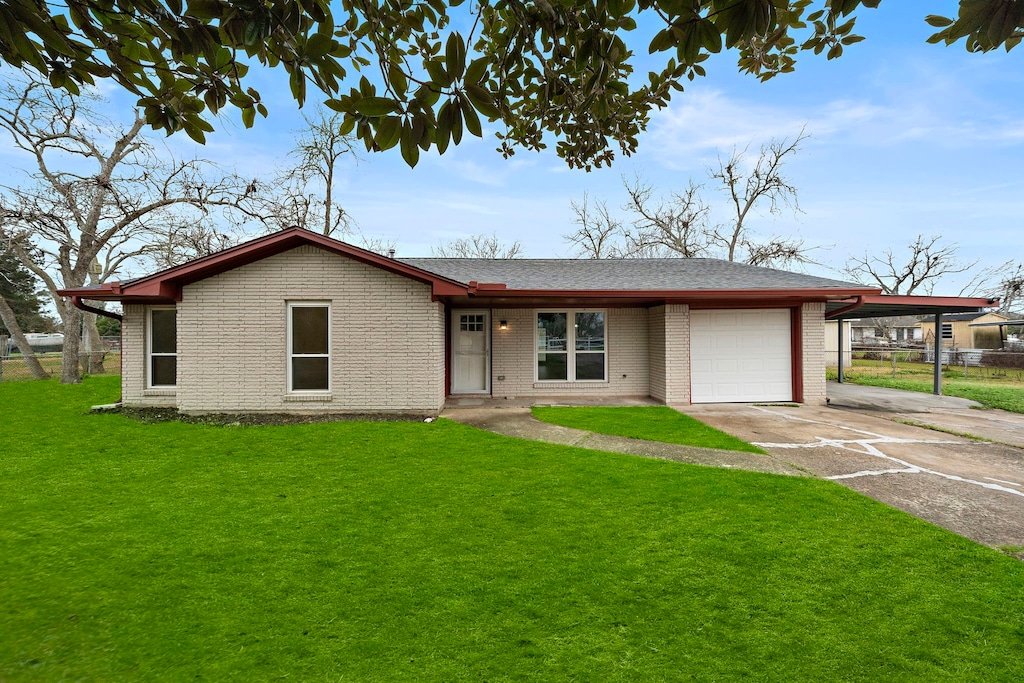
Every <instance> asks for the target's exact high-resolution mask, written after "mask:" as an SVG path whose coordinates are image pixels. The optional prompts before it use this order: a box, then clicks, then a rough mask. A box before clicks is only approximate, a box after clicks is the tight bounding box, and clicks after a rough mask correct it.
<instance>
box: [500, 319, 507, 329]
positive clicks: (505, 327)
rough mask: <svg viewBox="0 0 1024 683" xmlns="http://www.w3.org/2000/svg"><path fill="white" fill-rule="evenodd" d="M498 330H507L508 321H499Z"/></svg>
mask: <svg viewBox="0 0 1024 683" xmlns="http://www.w3.org/2000/svg"><path fill="white" fill-rule="evenodd" d="M498 329H499V330H507V329H508V321H507V320H501V321H499V322H498Z"/></svg>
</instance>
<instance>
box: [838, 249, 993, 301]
mask: <svg viewBox="0 0 1024 683" xmlns="http://www.w3.org/2000/svg"><path fill="white" fill-rule="evenodd" d="M941 239H942V238H941V237H939V236H938V235H933V236H931V237H928V238H926V237H925V236H924V235H918V236H917V237H916V238H914V240H913V241H912V242H911V243H910V244H908V245H907V252H906V253H903V254H899V253H895V254H894V253H893V250H892V249H886V250H885V251H884V252H882V254H881V255H872V254H870V253H867V252H865V254H864V255H863V256H854V257H852V258H850V259H849V260H848V261H847V262H846V268H845V272H846V274H847V275H848V276H849V277H851V278H853V279H854V280H856V281H857V282H862V283H864V284H866V285H877V286H878V287H881V289H882V291H883V292H885V293H886V294H915V293H918V294H920V293H923V294H931V293H932V291H933V290H934V289H935V285H936V284H937V283H938V282H939V280H941V279H942V278H943V277H945V276H947V275H955V274H957V273H964V272H967V271H969V270H970V269H971V268H973V267H974V266H975V265H977V261H974V262H971V263H963V262H961V261H960V260H959V259H958V258H957V250H958V247H957V245H956V244H942V243H941V242H940V241H939V240H941Z"/></svg>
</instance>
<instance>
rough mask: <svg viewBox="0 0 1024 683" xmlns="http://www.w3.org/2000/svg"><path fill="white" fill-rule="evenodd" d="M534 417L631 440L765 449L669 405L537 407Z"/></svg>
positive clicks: (752, 450) (747, 449) (748, 450)
mask: <svg viewBox="0 0 1024 683" xmlns="http://www.w3.org/2000/svg"><path fill="white" fill-rule="evenodd" d="M532 410H533V416H534V417H535V418H537V419H538V420H542V421H543V422H550V423H552V424H556V425H562V426H563V427H574V428H576V429H585V430H586V431H588V432H597V433H598V434H612V435H614V436H625V437H629V438H631V439H646V440H647V441H662V442H664V443H676V444H682V445H684V446H700V447H703V448H717V449H721V450H726V451H745V452H747V453H764V451H763V450H761V449H760V448H758V447H757V446H754V445H753V444H749V443H747V442H746V441H743V440H742V439H737V438H736V437H735V436H732V435H731V434H726V433H725V432H723V431H720V430H718V429H715V428H714V427H712V426H710V425H706V424H704V423H703V422H701V421H700V420H695V419H694V418H692V417H690V416H689V415H683V414H682V413H680V412H679V411H678V410H673V409H672V408H669V407H668V406H628V407H603V406H602V407H594V408H591V407H584V408H580V407H571V408H570V407H562V406H557V407H548V406H537V407H534V408H533V409H532Z"/></svg>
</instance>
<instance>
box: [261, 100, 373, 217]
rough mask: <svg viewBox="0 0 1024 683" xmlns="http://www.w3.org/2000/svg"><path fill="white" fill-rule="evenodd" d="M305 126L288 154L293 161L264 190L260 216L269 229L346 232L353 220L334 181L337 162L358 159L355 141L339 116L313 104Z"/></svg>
mask: <svg viewBox="0 0 1024 683" xmlns="http://www.w3.org/2000/svg"><path fill="white" fill-rule="evenodd" d="M303 118H304V120H305V121H306V128H305V129H303V130H302V131H301V132H300V133H299V136H298V137H297V138H296V139H295V148H294V149H292V151H291V152H289V154H288V156H289V157H290V158H291V159H293V160H294V162H295V163H294V165H292V166H289V167H286V168H283V169H281V170H280V171H279V172H278V174H277V177H276V178H275V179H274V183H273V187H271V188H269V191H268V192H266V193H265V201H264V203H263V209H262V218H263V221H264V223H266V224H267V225H268V226H270V227H271V228H272V229H275V230H279V229H281V228H286V227H290V226H292V225H299V226H301V227H303V228H306V229H308V230H318V231H320V232H322V233H323V234H324V235H327V236H328V237H330V236H334V237H344V236H347V235H349V234H351V232H352V230H353V223H352V219H351V217H350V216H349V215H348V213H346V211H345V209H343V208H342V207H341V204H339V203H338V201H337V197H336V192H337V188H336V184H337V183H336V179H337V175H338V172H339V170H340V167H341V164H342V162H343V161H344V160H345V159H346V158H349V157H351V158H352V159H358V156H357V155H356V153H355V149H354V148H353V142H354V139H353V138H352V137H350V136H348V135H345V134H343V133H341V132H340V131H341V126H342V123H343V118H344V117H343V116H342V115H341V114H338V113H337V112H332V111H328V110H325V109H323V108H318V109H317V110H316V111H315V113H314V114H313V115H312V116H303Z"/></svg>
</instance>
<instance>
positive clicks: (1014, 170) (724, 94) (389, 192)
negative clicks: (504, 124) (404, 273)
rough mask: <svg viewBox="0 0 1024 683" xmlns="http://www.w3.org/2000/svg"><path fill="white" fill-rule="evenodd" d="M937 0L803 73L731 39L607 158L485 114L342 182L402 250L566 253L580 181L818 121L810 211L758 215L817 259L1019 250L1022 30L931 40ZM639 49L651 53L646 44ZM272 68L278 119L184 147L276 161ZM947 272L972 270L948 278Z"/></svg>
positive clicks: (280, 96) (364, 219) (347, 200)
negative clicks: (767, 70) (972, 48)
mask: <svg viewBox="0 0 1024 683" xmlns="http://www.w3.org/2000/svg"><path fill="white" fill-rule="evenodd" d="M924 5H925V3H916V2H894V1H892V0H890V2H885V3H882V8H881V9H879V10H873V11H868V10H861V11H860V13H859V15H860V19H859V21H858V31H857V32H858V33H860V34H861V35H864V36H866V37H867V40H865V41H864V42H862V43H860V44H858V45H855V46H852V47H851V48H848V50H847V53H846V54H845V55H844V56H843V57H842V58H840V59H838V60H833V61H830V62H829V61H826V60H825V59H824V58H823V57H815V56H814V55H812V54H809V53H808V54H803V55H801V57H800V61H799V64H798V67H797V72H796V73H795V74H789V75H786V76H780V77H777V78H775V79H773V80H772V81H769V82H767V83H761V82H759V81H757V80H756V79H755V78H753V77H750V76H744V75H740V74H739V73H738V72H737V70H736V67H735V55H734V54H727V55H722V56H718V57H716V58H714V59H713V60H711V61H710V63H709V67H708V72H709V75H708V77H707V78H704V79H698V80H697V81H695V82H693V83H691V84H689V85H687V88H686V91H685V92H683V93H677V94H676V96H675V98H674V100H673V101H672V103H671V105H670V106H669V107H668V108H667V109H665V110H662V111H661V112H657V113H655V114H654V116H653V118H652V121H651V125H650V127H649V129H648V131H647V132H646V133H644V134H643V135H642V136H641V138H640V152H639V153H638V154H636V155H634V156H633V157H631V158H620V159H618V160H617V162H616V163H615V164H614V165H613V166H612V167H611V168H610V169H601V170H596V171H593V172H590V173H586V172H584V171H579V170H570V169H568V168H567V167H566V166H565V164H564V162H562V161H561V160H560V159H558V157H557V156H556V155H555V154H554V152H547V153H541V154H536V153H531V152H525V151H523V152H519V153H518V154H517V155H516V156H515V157H514V158H513V159H511V160H505V159H503V158H502V157H501V155H500V154H499V153H497V152H495V151H494V148H495V147H496V146H497V140H495V139H494V138H493V136H489V135H487V131H486V130H485V137H484V138H483V139H476V138H467V139H464V142H463V144H462V145H461V146H459V147H458V148H449V151H448V152H447V153H446V154H445V155H444V156H443V157H439V156H437V155H436V154H434V153H431V154H426V155H423V156H421V161H420V163H419V165H418V166H417V167H416V168H415V169H409V168H408V167H406V166H405V165H404V163H403V162H402V160H401V157H400V155H399V154H398V153H397V148H396V149H395V150H392V151H391V152H388V153H383V154H364V155H362V156H363V158H362V160H361V161H359V162H358V163H351V164H348V165H347V166H346V167H345V169H344V172H343V177H342V179H341V182H340V185H339V190H340V191H339V193H338V195H339V196H340V201H341V202H342V203H343V205H344V206H345V208H346V209H347V210H348V212H349V213H350V214H351V215H352V216H353V217H354V219H355V220H356V222H357V223H358V225H359V227H360V229H361V230H362V231H363V232H364V233H366V234H368V235H372V236H379V237H384V238H387V239H389V240H395V241H397V243H398V253H399V255H400V256H401V255H404V256H418V255H427V254H429V252H430V247H431V246H432V245H436V244H439V243H441V242H444V241H447V240H451V239H454V238H458V237H464V236H467V235H469V234H473V233H480V232H486V233H492V232H493V233H496V234H497V236H498V237H499V238H500V239H502V240H503V241H507V242H511V241H514V240H519V241H521V242H522V244H523V246H524V248H525V255H526V256H530V257H549V256H570V255H572V251H571V248H570V246H569V245H568V244H567V243H566V242H565V241H564V239H563V237H562V236H563V235H564V234H566V233H568V232H571V230H572V218H573V216H572V212H571V209H570V200H572V199H579V198H581V197H582V195H583V193H584V192H588V193H589V194H590V195H591V196H592V197H596V198H603V199H605V200H606V201H607V202H608V204H609V205H610V206H613V207H615V206H619V205H621V204H622V202H623V200H624V192H623V190H622V184H621V177H622V176H623V175H626V176H629V177H632V176H634V175H635V174H641V175H642V176H643V177H644V178H646V179H647V180H648V181H650V183H651V184H652V185H654V186H655V187H656V188H658V189H659V190H661V191H663V192H664V193H666V194H667V193H669V192H671V191H672V190H673V189H677V188H681V187H683V186H685V185H686V184H687V183H688V181H689V179H690V178H695V179H696V180H698V181H702V180H705V179H706V176H705V167H706V166H707V165H708V164H710V163H711V162H713V161H714V160H715V158H716V155H717V154H718V152H719V151H721V152H722V153H723V154H728V153H729V152H730V151H731V150H732V148H733V147H734V146H739V147H743V146H747V145H750V147H751V148H752V149H754V150H756V148H757V147H758V146H760V145H761V144H762V143H765V142H767V141H769V140H770V139H771V138H773V137H781V136H793V135H795V134H796V133H797V132H798V131H799V130H800V129H801V128H802V127H804V126H806V130H807V132H808V133H809V134H810V135H811V138H810V140H808V141H807V142H806V143H805V145H804V146H803V149H802V151H801V152H800V153H799V154H798V155H797V156H795V157H793V158H792V160H791V161H790V163H789V165H788V167H787V173H788V176H789V178H790V179H791V180H792V182H793V184H794V185H796V187H797V188H798V189H799V201H800V206H801V208H802V209H803V213H800V214H797V215H793V214H792V213H788V212H787V213H784V214H783V215H782V216H779V217H773V216H770V215H768V214H767V213H765V214H764V215H762V216H759V217H758V218H757V219H756V220H755V221H754V222H753V227H754V229H755V230H756V231H757V232H760V233H763V234H770V233H778V234H797V235H799V236H801V237H803V238H804V239H805V240H806V241H807V242H808V243H809V244H815V245H820V247H821V248H820V249H818V250H817V251H816V252H815V253H814V257H815V259H816V260H817V261H819V262H820V263H821V265H816V266H810V267H808V270H809V271H810V272H814V273H818V274H823V275H831V276H837V275H838V271H835V270H831V271H830V270H829V267H841V266H842V264H843V263H844V262H845V261H846V259H847V258H848V257H849V255H850V254H860V253H863V252H864V251H871V252H879V251H882V250H884V249H886V248H890V247H892V248H902V247H903V245H905V244H906V243H907V242H908V241H909V240H911V239H912V238H913V237H914V236H915V235H917V234H918V233H925V234H926V235H932V234H937V235H941V236H942V237H943V239H944V240H945V241H947V242H956V243H959V245H960V250H961V254H962V256H963V257H964V259H966V260H975V259H978V260H980V261H981V262H982V264H983V265H994V264H996V263H1001V262H1003V261H1005V260H1007V259H1011V258H1015V259H1018V260H1019V259H1021V258H1024V249H1022V247H1024V238H1022V237H1021V235H1022V231H1021V230H1020V221H1021V216H1022V215H1024V173H1022V171H1024V160H1022V159H1024V157H1022V154H1021V152H1022V151H1024V114H1022V113H1021V112H1022V107H1021V101H1022V99H1024V87H1022V86H1024V69H1022V68H1021V66H1022V62H1021V60H1022V59H1024V48H1018V49H1017V50H1015V51H1013V52H1011V53H1009V54H1007V53H1004V52H1002V51H1000V52H998V53H991V54H987V55H972V54H968V53H967V52H966V51H965V50H964V49H963V47H962V45H957V46H953V47H945V46H935V45H928V44H926V43H925V38H926V37H927V36H928V35H929V34H930V33H931V31H932V30H931V29H930V27H928V26H927V25H926V24H925V23H924V21H923V17H924V15H925V14H926V13H944V14H947V15H950V14H954V13H955V7H956V2H955V0H944V1H942V2H934V3H928V5H929V6H928V8H927V9H925V7H924ZM638 52H640V53H645V52H646V50H645V48H642V47H641V48H640V49H639V50H638ZM639 56H640V57H641V58H642V59H640V60H639V61H638V65H639V66H640V70H641V71H644V61H643V60H644V59H646V56H645V55H643V54H640V55H639ZM258 81H259V82H258V84H257V87H258V88H259V89H260V91H261V92H262V94H263V96H264V99H265V101H266V102H267V104H268V106H269V107H270V110H271V112H270V117H269V118H268V119H262V120H257V123H256V127H255V128H254V129H251V130H245V129H244V128H243V127H242V126H241V124H240V123H238V119H237V115H236V114H235V113H234V112H232V113H231V114H230V115H229V116H227V117H223V118H222V119H221V120H220V121H219V122H217V123H216V125H217V128H218V131H217V132H216V133H215V134H213V135H211V136H210V138H209V141H208V144H207V145H206V147H205V149H203V148H198V149H196V147H197V146H195V145H192V143H191V142H190V141H189V140H188V139H187V138H184V136H175V138H174V139H173V140H172V142H171V145H172V147H173V148H176V149H177V150H178V151H179V152H180V153H184V154H190V155H191V154H198V155H200V156H204V157H206V158H210V159H213V160H215V161H217V162H219V163H220V164H222V165H224V166H227V167H236V168H237V169H238V170H239V171H240V172H243V173H244V174H247V175H248V174H257V173H270V172H272V171H273V168H274V166H275V165H276V164H278V163H281V161H282V160H283V157H284V155H285V154H286V153H287V151H288V150H289V149H290V148H291V146H292V141H293V133H294V131H296V130H297V129H299V128H300V127H301V125H302V120H301V117H300V114H299V112H298V111H297V109H296V107H295V104H294V102H293V101H292V100H291V97H290V95H289V94H288V92H287V88H286V85H287V82H286V78H285V76H284V74H283V72H280V73H276V72H271V73H265V74H259V75H258ZM116 100H117V102H118V103H119V105H120V106H122V107H123V106H125V104H130V100H129V99H126V98H124V96H117V97H116ZM122 111H123V109H122ZM492 132H493V131H492ZM709 196H710V197H712V198H713V199H715V200H716V202H717V203H719V204H720V205H721V204H722V201H719V200H724V197H722V196H720V195H714V194H710V195H709ZM939 289H940V291H937V292H936V293H956V291H957V290H958V287H957V286H956V282H955V281H953V280H951V281H950V282H949V283H947V284H946V285H945V286H942V287H940V288H939Z"/></svg>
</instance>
